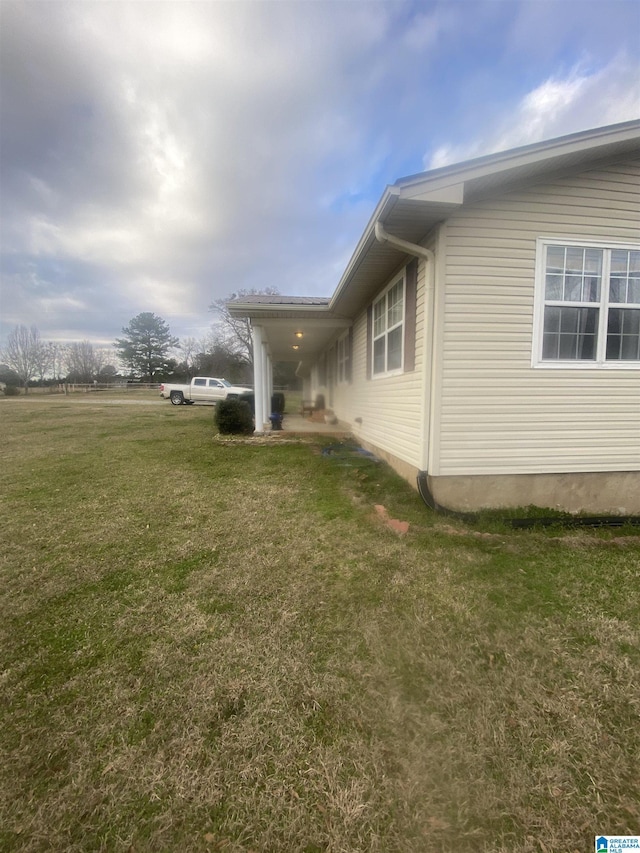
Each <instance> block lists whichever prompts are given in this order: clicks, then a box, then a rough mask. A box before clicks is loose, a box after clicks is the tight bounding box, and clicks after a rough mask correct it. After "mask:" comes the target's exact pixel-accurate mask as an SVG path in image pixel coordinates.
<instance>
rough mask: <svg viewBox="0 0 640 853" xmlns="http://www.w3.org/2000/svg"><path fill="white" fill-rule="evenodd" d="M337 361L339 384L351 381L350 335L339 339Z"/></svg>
mask: <svg viewBox="0 0 640 853" xmlns="http://www.w3.org/2000/svg"><path fill="white" fill-rule="evenodd" d="M336 353H337V355H336V360H337V363H338V365H337V366H338V382H348V381H349V333H348V332H347V334H346V335H343V336H342V337H341V338H339V339H338V343H337V344H336Z"/></svg>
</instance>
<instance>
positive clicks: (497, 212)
mask: <svg viewBox="0 0 640 853" xmlns="http://www.w3.org/2000/svg"><path fill="white" fill-rule="evenodd" d="M442 237H443V240H442V245H441V247H440V249H441V250H442V249H444V251H445V252H446V256H445V262H444V276H445V281H444V293H443V294H441V297H440V298H441V311H440V314H439V331H438V340H439V346H440V348H441V349H440V353H439V363H438V386H437V390H436V397H437V405H438V406H439V410H438V417H437V423H438V430H437V435H436V436H434V440H435V442H436V445H435V453H434V455H433V457H432V458H433V459H434V470H433V473H434V474H440V475H458V474H502V473H540V472H550V473H551V472H578V471H584V472H588V471H628V470H634V471H635V470H640V369H637V370H636V369H623V370H614V369H606V370H597V369H585V368H581V369H577V368H574V369H570V370H563V369H546V368H533V367H531V355H532V347H533V340H532V337H533V322H534V290H535V260H536V239H537V238H539V237H557V238H572V237H573V238H574V239H583V240H585V239H590V238H593V239H594V240H608V239H611V240H616V241H628V242H631V243H638V242H640V161H638V160H636V161H633V162H628V163H625V164H616V165H614V166H611V167H609V168H606V169H605V168H600V169H598V170H594V171H590V172H585V173H583V174H581V175H576V176H574V177H567V178H564V179H561V180H558V181H555V182H554V183H553V184H548V185H537V186H534V187H531V188H530V189H527V190H520V191H518V192H514V193H511V194H509V195H505V196H503V197H501V198H498V199H496V200H493V201H484V202H480V203H477V204H475V205H471V206H467V207H465V208H464V209H462V210H461V211H460V212H459V213H457V214H455V215H454V216H453V217H451V218H450V219H449V220H448V222H447V225H446V227H445V228H444V229H443V234H442Z"/></svg>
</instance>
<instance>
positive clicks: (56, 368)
mask: <svg viewBox="0 0 640 853" xmlns="http://www.w3.org/2000/svg"><path fill="white" fill-rule="evenodd" d="M47 349H48V350H49V364H50V370H51V374H52V376H53V378H54V379H55V380H56V381H57V382H61V381H62V377H63V376H64V374H65V366H66V359H67V348H66V346H65V345H64V344H60V343H57V342H56V341H49V343H48V344H47Z"/></svg>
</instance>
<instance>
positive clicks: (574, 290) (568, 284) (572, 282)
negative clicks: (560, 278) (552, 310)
mask: <svg viewBox="0 0 640 853" xmlns="http://www.w3.org/2000/svg"><path fill="white" fill-rule="evenodd" d="M564 301H565V302H582V276H579V275H568V276H566V277H565V280H564Z"/></svg>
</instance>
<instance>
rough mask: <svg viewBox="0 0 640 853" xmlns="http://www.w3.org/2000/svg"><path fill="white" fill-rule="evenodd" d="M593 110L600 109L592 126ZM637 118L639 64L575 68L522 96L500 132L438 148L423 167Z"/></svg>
mask: <svg viewBox="0 0 640 853" xmlns="http://www.w3.org/2000/svg"><path fill="white" fill-rule="evenodd" d="M594 105H597V106H598V109H597V113H596V114H595V115H596V118H597V123H596V124H594ZM639 117H640V62H638V61H636V60H632V59H631V58H630V57H628V56H626V55H620V56H617V57H616V58H615V59H614V60H612V61H611V62H610V63H609V64H608V65H606V66H605V67H604V68H601V69H599V70H597V71H592V72H588V71H584V70H581V69H580V68H575V69H573V70H572V71H570V72H569V74H568V75H567V76H566V77H564V78H562V77H559V76H555V77H551V78H549V79H547V80H545V81H544V82H543V83H542V84H540V85H539V86H536V88H535V89H533V90H532V91H530V92H528V93H527V94H525V95H524V96H523V97H522V98H521V100H520V102H519V103H517V104H516V105H515V107H514V109H513V111H508V113H507V115H505V116H504V117H503V118H502V120H501V122H500V124H499V126H498V127H487V128H485V129H484V132H483V133H482V134H478V135H477V137H476V138H475V139H474V140H473V142H471V143H469V144H465V145H454V144H444V145H441V146H440V147H438V148H437V149H436V150H435V151H434V152H433V153H428V154H427V155H425V159H424V166H425V168H426V169H437V168H440V167H441V166H447V165H449V164H451V163H458V162H462V161H464V160H469V159H471V158H473V157H479V156H481V155H483V154H491V153H494V152H496V151H505V150H507V149H509V148H515V147H517V146H519V145H528V144H530V143H533V142H539V141H541V140H543V139H552V138H554V137H557V136H563V135H565V134H569V133H577V132H578V131H581V130H588V129H590V128H592V127H604V126H606V125H609V124H616V123H618V122H623V121H631V120H633V119H637V118H639Z"/></svg>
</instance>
